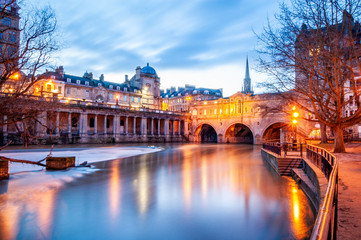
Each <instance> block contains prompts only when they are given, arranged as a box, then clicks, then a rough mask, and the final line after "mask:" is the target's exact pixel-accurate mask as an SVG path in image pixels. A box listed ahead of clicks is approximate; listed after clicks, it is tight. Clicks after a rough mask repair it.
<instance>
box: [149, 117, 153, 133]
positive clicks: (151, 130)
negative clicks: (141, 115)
mask: <svg viewBox="0 0 361 240" xmlns="http://www.w3.org/2000/svg"><path fill="white" fill-rule="evenodd" d="M150 135H154V118H152V120H151V122H150Z"/></svg>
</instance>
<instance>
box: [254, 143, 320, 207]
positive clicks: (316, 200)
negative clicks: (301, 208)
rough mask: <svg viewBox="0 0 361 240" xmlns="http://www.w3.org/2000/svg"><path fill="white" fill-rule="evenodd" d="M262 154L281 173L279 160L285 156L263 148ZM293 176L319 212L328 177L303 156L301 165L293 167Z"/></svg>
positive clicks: (264, 159)
mask: <svg viewBox="0 0 361 240" xmlns="http://www.w3.org/2000/svg"><path fill="white" fill-rule="evenodd" d="M261 155H262V159H263V161H265V162H267V163H268V164H269V165H270V166H271V167H272V168H273V169H274V170H275V171H276V172H277V173H278V174H280V170H279V169H280V167H279V161H280V160H282V159H284V158H281V157H280V156H278V155H276V154H274V153H272V152H270V151H267V150H264V149H262V150H261ZM298 158H299V157H298ZM280 175H281V174H280ZM291 176H292V178H293V179H294V180H295V181H296V182H297V183H298V185H299V186H300V188H301V189H302V191H303V192H304V193H305V194H306V196H307V197H308V198H309V200H310V201H311V203H312V206H313V208H314V211H315V213H316V214H317V213H318V211H319V208H320V203H322V202H323V199H324V196H325V194H326V190H327V179H326V177H325V176H324V174H323V173H322V172H321V170H319V169H318V168H317V167H316V166H315V165H314V164H312V163H311V162H310V161H308V160H307V159H304V158H303V159H302V164H301V166H300V167H298V168H292V169H291Z"/></svg>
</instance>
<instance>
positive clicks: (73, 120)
mask: <svg viewBox="0 0 361 240" xmlns="http://www.w3.org/2000/svg"><path fill="white" fill-rule="evenodd" d="M71 126H72V127H74V128H75V127H78V119H77V118H76V117H73V118H72V119H71Z"/></svg>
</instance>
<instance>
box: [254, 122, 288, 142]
mask: <svg viewBox="0 0 361 240" xmlns="http://www.w3.org/2000/svg"><path fill="white" fill-rule="evenodd" d="M290 129H291V127H290V125H289V123H287V122H286V121H276V122H272V123H270V124H268V125H266V126H265V128H264V129H263V130H262V133H261V136H262V142H284V141H286V140H287V132H289V131H290Z"/></svg>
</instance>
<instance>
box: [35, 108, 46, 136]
mask: <svg viewBox="0 0 361 240" xmlns="http://www.w3.org/2000/svg"><path fill="white" fill-rule="evenodd" d="M37 119H38V121H39V122H37V123H36V135H37V136H39V137H44V136H45V134H46V127H45V126H46V124H47V113H46V112H41V113H39V114H38V116H37Z"/></svg>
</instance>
